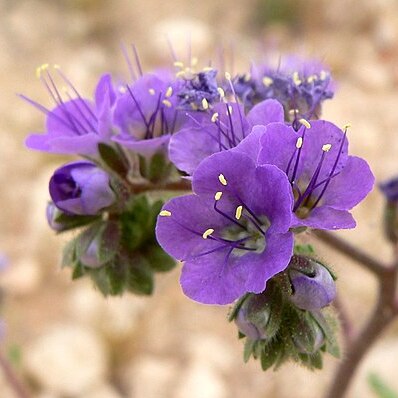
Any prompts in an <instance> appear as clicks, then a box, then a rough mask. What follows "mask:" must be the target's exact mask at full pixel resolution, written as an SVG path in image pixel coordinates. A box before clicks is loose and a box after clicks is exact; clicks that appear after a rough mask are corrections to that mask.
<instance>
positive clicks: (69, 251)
mask: <svg viewBox="0 0 398 398" xmlns="http://www.w3.org/2000/svg"><path fill="white" fill-rule="evenodd" d="M76 259H77V257H76V238H74V239H72V240H70V241H69V242H68V243H67V244H66V245H65V246H64V248H63V250H62V260H61V267H69V266H71V265H73V264H74V263H75V261H76Z"/></svg>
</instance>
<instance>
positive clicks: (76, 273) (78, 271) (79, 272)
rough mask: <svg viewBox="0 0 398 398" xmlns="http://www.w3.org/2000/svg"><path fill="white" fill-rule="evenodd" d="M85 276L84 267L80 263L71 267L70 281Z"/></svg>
mask: <svg viewBox="0 0 398 398" xmlns="http://www.w3.org/2000/svg"><path fill="white" fill-rule="evenodd" d="M84 275H85V272H84V267H83V265H82V264H81V262H80V261H78V262H77V264H76V265H75V266H74V267H73V272H72V280H76V279H79V278H81V277H82V276H84Z"/></svg>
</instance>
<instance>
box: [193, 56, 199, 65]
mask: <svg viewBox="0 0 398 398" xmlns="http://www.w3.org/2000/svg"><path fill="white" fill-rule="evenodd" d="M198 62H199V60H198V58H197V57H192V59H191V66H196V65H197V64H198Z"/></svg>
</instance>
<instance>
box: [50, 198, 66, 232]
mask: <svg viewBox="0 0 398 398" xmlns="http://www.w3.org/2000/svg"><path fill="white" fill-rule="evenodd" d="M61 214H62V212H61V210H59V209H58V208H57V207H56V206H55V205H54V203H53V202H49V203H48V204H47V207H46V217H47V222H48V225H49V226H50V228H51V229H52V230H54V231H55V232H61V231H63V230H64V225H63V224H61V223H59V222H57V221H56V219H57V217H59V216H60V215H61Z"/></svg>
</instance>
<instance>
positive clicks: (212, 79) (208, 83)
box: [178, 69, 221, 110]
mask: <svg viewBox="0 0 398 398" xmlns="http://www.w3.org/2000/svg"><path fill="white" fill-rule="evenodd" d="M216 76H217V71H216V70H215V69H206V70H204V71H202V72H199V73H196V74H193V75H192V76H189V77H185V76H184V77H183V78H182V84H181V87H179V89H178V98H179V105H180V106H181V107H183V108H187V109H188V110H192V109H193V110H207V109H208V107H209V105H211V104H213V103H216V102H218V101H219V100H220V99H221V98H220V93H219V91H218V84H217V79H216Z"/></svg>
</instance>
